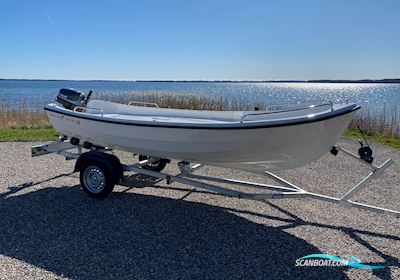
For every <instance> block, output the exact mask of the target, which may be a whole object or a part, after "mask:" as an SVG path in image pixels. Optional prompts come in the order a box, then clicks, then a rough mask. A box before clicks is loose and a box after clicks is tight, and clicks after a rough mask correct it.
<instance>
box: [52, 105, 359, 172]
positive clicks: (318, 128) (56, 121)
mask: <svg viewBox="0 0 400 280" xmlns="http://www.w3.org/2000/svg"><path fill="white" fill-rule="evenodd" d="M354 113H355V111H351V112H348V113H346V114H343V115H340V116H336V117H333V118H327V119H324V120H321V121H316V122H308V123H301V124H293V125H283V126H273V127H264V128H263V127H261V128H254V127H253V128H248V129H246V128H243V129H235V128H233V129H205V128H202V129H198V128H179V127H172V128H171V127H162V126H142V125H139V126H136V125H128V124H115V123H113V124H112V125H110V123H107V122H102V121H98V120H92V119H86V118H81V117H80V116H71V115H64V114H63V113H62V112H56V111H48V117H49V120H50V122H51V124H52V125H53V126H54V128H55V129H56V130H57V131H58V132H59V133H61V134H63V135H66V136H68V137H76V138H78V139H80V141H81V143H83V142H85V141H86V142H89V143H92V144H95V145H100V146H104V147H109V148H112V149H121V150H124V151H128V152H132V153H136V154H142V155H148V156H154V157H160V158H167V159H176V160H183V161H187V162H195V163H202V164H208V165H215V166H224V167H232V168H240V169H246V170H249V171H252V170H253V171H256V169H260V168H261V169H263V170H270V171H273V170H282V169H290V168H295V167H298V166H302V165H305V164H308V163H310V162H313V161H315V160H317V159H318V158H320V157H321V156H322V155H323V154H325V153H327V152H328V151H329V150H330V149H331V148H332V146H333V145H334V144H335V143H336V142H337V140H338V139H339V137H340V136H341V135H342V134H343V133H344V131H345V130H346V128H347V127H348V125H349V123H350V121H351V119H352V117H353V115H354Z"/></svg>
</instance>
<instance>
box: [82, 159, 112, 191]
mask: <svg viewBox="0 0 400 280" xmlns="http://www.w3.org/2000/svg"><path fill="white" fill-rule="evenodd" d="M79 179H80V182H81V187H82V189H83V190H84V192H85V193H86V194H87V195H89V196H91V197H96V198H100V197H106V196H107V195H108V194H110V193H111V192H112V190H113V189H114V182H113V178H112V173H111V171H110V170H109V168H107V166H106V165H104V164H101V163H99V162H88V163H87V164H84V165H83V166H82V168H81V169H80V176H79Z"/></svg>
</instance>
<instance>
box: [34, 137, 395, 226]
mask: <svg viewBox="0 0 400 280" xmlns="http://www.w3.org/2000/svg"><path fill="white" fill-rule="evenodd" d="M94 148H95V149H96V151H97V152H98V153H108V152H109V151H111V150H110V149H107V148H100V149H99V147H94ZM73 150H74V151H73ZM31 152H32V157H37V156H42V155H46V154H52V153H54V154H58V155H63V156H65V157H66V159H67V160H70V159H78V158H79V157H80V156H81V155H82V154H84V153H83V146H82V145H72V144H71V143H70V142H69V140H68V139H66V138H59V139H58V140H57V141H54V142H51V143H48V144H43V145H37V146H33V147H32V148H31ZM339 152H342V153H343V154H345V155H347V156H349V157H350V158H353V159H355V160H358V161H360V162H361V163H363V164H365V165H367V166H369V167H370V168H371V172H370V173H369V174H368V175H366V176H365V177H364V178H362V179H361V180H360V181H358V182H357V183H356V184H354V185H353V186H351V187H350V188H349V190H348V191H347V192H346V193H344V194H343V195H342V196H340V197H333V196H328V195H323V194H319V193H314V192H309V191H306V190H304V189H302V188H301V187H299V186H297V185H295V184H293V183H291V182H289V181H288V180H286V179H284V178H281V177H279V176H277V175H275V174H274V173H272V172H269V171H265V172H264V173H263V175H265V176H266V177H268V178H270V179H273V180H274V181H275V182H277V183H279V184H280V185H271V184H262V183H255V182H249V181H241V180H235V179H229V178H218V177H212V176H206V175H198V174H194V172H195V171H197V170H199V169H200V168H201V167H203V165H201V164H198V163H194V164H191V163H189V162H183V161H181V162H178V167H179V173H178V174H175V175H173V174H168V173H164V172H157V171H152V170H148V169H145V168H146V165H147V164H148V163H149V160H148V159H146V160H143V161H139V162H137V163H135V164H132V165H126V164H121V167H122V170H123V171H133V172H136V173H138V174H142V175H147V176H150V177H154V178H159V179H161V180H166V182H167V184H171V183H173V182H177V183H181V184H186V185H190V186H193V187H195V188H201V189H205V190H209V191H212V192H216V193H219V194H221V195H224V196H229V197H236V198H242V199H250V200H256V201H262V202H265V201H266V200H270V199H285V198H310V199H316V200H321V201H326V202H331V203H335V204H339V205H341V206H344V207H346V208H359V209H363V210H368V211H372V212H377V213H383V214H389V215H392V216H395V217H397V218H400V212H399V211H396V210H391V209H387V208H383V207H377V206H372V205H368V204H364V203H359V202H355V201H352V200H350V199H351V198H352V197H353V196H354V195H355V194H356V193H359V192H360V191H362V189H363V188H364V187H365V186H366V185H367V184H368V183H369V182H370V181H371V180H374V179H376V178H378V177H379V176H381V175H382V174H383V172H384V171H385V170H386V169H387V168H388V167H390V166H391V165H392V164H393V160H392V159H388V160H386V161H385V162H383V163H382V164H381V165H375V164H373V163H369V162H367V161H365V160H363V159H362V158H361V157H360V156H358V155H357V154H355V153H352V152H351V151H349V150H347V149H345V148H342V147H340V146H338V145H336V146H334V147H333V148H332V151H331V153H332V154H334V155H336V154H337V153H339ZM112 156H114V157H116V156H115V155H112ZM118 162H119V160H118ZM119 164H120V163H119ZM75 171H77V170H75ZM80 172H81V173H82V172H83V171H82V170H80ZM123 178H124V177H122V178H120V180H119V181H116V182H113V183H115V184H121V183H123ZM204 181H205V182H207V183H205V182H204ZM212 183H227V184H231V185H237V186H241V187H249V188H255V189H262V190H264V191H265V190H267V191H268V192H257V193H254V192H243V191H238V190H233V189H229V188H224V187H221V186H217V185H215V184H212ZM113 187H114V185H113V184H112V186H111V190H109V192H111V191H112V188H113ZM86 192H87V191H86ZM87 193H88V192H87ZM107 194H108V193H107ZM107 194H106V195H107ZM89 195H90V193H89Z"/></svg>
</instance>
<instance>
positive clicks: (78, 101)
mask: <svg viewBox="0 0 400 280" xmlns="http://www.w3.org/2000/svg"><path fill="white" fill-rule="evenodd" d="M56 100H57V102H59V103H61V104H62V105H63V107H64V108H66V109H70V110H73V109H74V108H75V107H77V106H83V107H84V106H86V97H85V95H84V94H83V93H82V92H80V91H77V90H73V89H67V88H62V89H60V92H59V93H58V95H57V99H56Z"/></svg>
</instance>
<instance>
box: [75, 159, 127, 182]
mask: <svg viewBox="0 0 400 280" xmlns="http://www.w3.org/2000/svg"><path fill="white" fill-rule="evenodd" d="M88 162H92V163H101V164H104V165H105V166H107V168H108V169H109V170H110V171H111V174H112V175H113V181H114V183H116V184H118V183H119V182H120V180H121V179H123V178H124V170H123V168H122V164H121V162H120V161H119V159H118V158H117V157H116V156H114V155H110V154H107V153H103V152H99V151H90V152H86V153H83V154H81V155H80V156H79V158H78V159H77V160H76V163H75V168H74V172H78V171H80V170H81V168H82V167H83V166H84V165H86V163H88Z"/></svg>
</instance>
